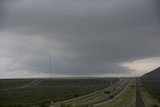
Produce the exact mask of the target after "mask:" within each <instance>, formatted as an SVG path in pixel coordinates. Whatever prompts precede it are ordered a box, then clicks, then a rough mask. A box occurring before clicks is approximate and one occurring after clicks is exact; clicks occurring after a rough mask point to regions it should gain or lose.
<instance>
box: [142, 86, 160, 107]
mask: <svg viewBox="0 0 160 107" xmlns="http://www.w3.org/2000/svg"><path fill="white" fill-rule="evenodd" d="M141 94H142V97H143V101H144V103H145V106H146V107H154V106H155V105H159V106H160V104H159V103H158V101H157V99H154V98H153V97H152V96H151V95H150V94H149V93H148V91H147V90H146V89H145V88H144V87H142V88H141Z"/></svg>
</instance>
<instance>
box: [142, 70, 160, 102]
mask: <svg viewBox="0 0 160 107" xmlns="http://www.w3.org/2000/svg"><path fill="white" fill-rule="evenodd" d="M140 79H141V82H142V84H143V86H144V87H145V88H146V89H147V90H148V92H149V93H150V94H151V95H152V96H153V98H156V99H158V101H159V102H160V67H158V68H156V69H155V70H153V71H151V72H149V73H146V74H144V75H143V76H142V77H141V78H140Z"/></svg>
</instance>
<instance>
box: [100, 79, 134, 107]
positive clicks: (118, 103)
mask: <svg viewBox="0 0 160 107" xmlns="http://www.w3.org/2000/svg"><path fill="white" fill-rule="evenodd" d="M135 91H136V90H135V80H133V81H132V82H131V84H130V85H129V86H128V88H127V90H126V91H125V92H124V93H123V94H122V95H120V96H119V97H118V98H116V99H115V100H113V101H111V102H109V103H106V104H104V105H101V106H98V107H135V97H136V94H135Z"/></svg>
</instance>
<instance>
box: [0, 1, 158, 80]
mask: <svg viewBox="0 0 160 107" xmlns="http://www.w3.org/2000/svg"><path fill="white" fill-rule="evenodd" d="M0 4H1V5H0V78H15V77H16V78H25V77H26V78H27V77H47V76H49V71H50V67H49V64H50V63H49V60H50V57H49V55H50V51H51V53H52V64H51V65H52V76H53V77H63V76H78V77H84V76H93V77H95V76H98V77H99V76H100V77H103V76H140V75H143V74H144V73H146V72H149V71H150V70H153V69H155V68H156V67H159V66H160V14H159V8H158V0H1V3H0Z"/></svg>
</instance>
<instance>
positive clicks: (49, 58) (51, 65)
mask: <svg viewBox="0 0 160 107" xmlns="http://www.w3.org/2000/svg"><path fill="white" fill-rule="evenodd" d="M49 59H50V66H49V67H50V80H51V78H52V75H51V71H52V52H51V51H50V58H49Z"/></svg>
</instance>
